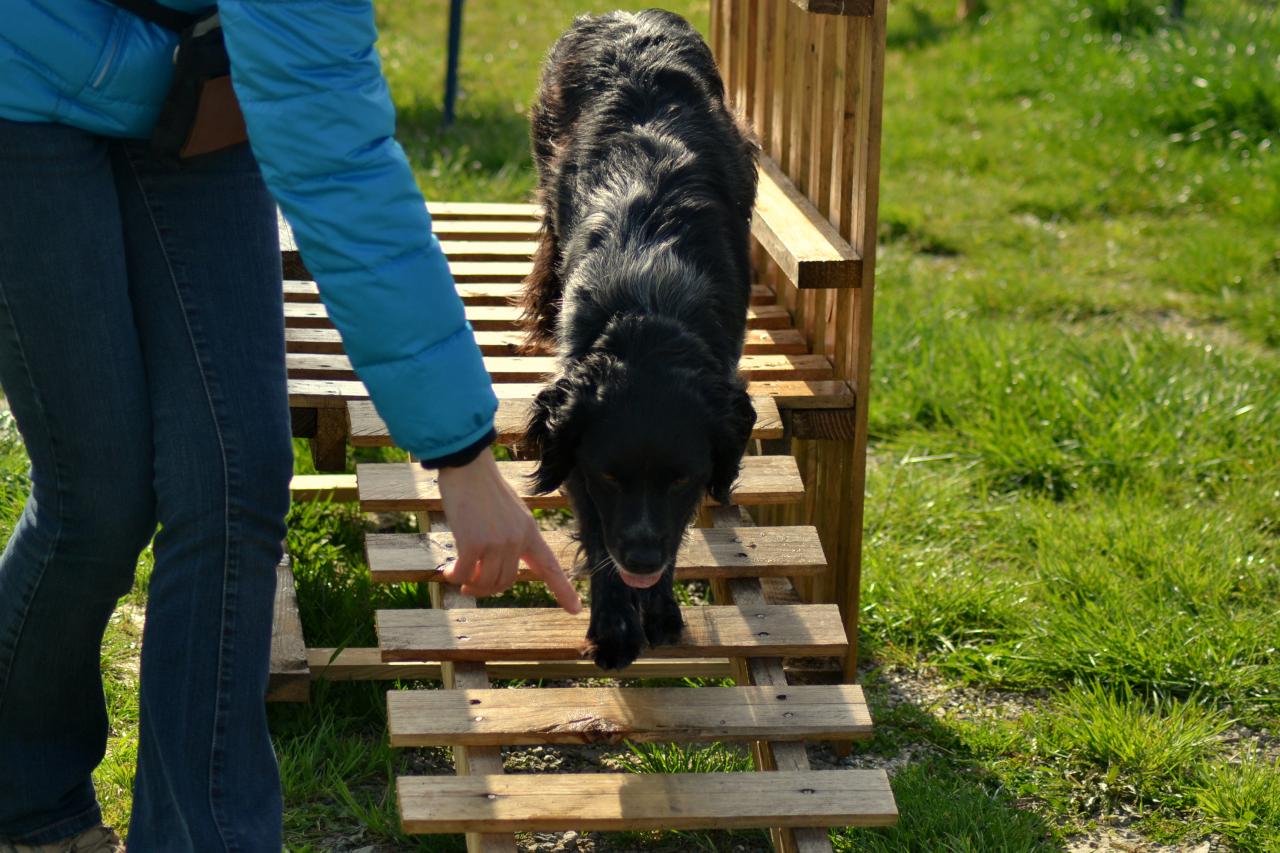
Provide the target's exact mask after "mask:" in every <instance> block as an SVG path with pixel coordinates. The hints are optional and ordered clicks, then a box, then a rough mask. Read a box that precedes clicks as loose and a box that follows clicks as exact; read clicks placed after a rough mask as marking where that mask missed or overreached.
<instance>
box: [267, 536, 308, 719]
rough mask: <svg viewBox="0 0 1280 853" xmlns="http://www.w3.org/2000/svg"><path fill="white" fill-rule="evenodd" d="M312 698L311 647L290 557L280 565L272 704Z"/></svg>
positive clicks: (270, 679) (269, 692)
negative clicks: (299, 604)
mask: <svg viewBox="0 0 1280 853" xmlns="http://www.w3.org/2000/svg"><path fill="white" fill-rule="evenodd" d="M310 699H311V668H310V666H309V665H308V664H307V644H306V642H305V641H304V640H303V638H302V620H300V619H299V618H298V593H297V591H296V590H295V589H294V585H293V569H292V568H291V567H290V564H289V557H288V556H287V555H286V556H285V557H284V558H283V559H281V560H280V563H279V564H278V565H277V566H276V601H275V610H274V617H273V619H272V625H271V669H270V675H269V677H268V679H267V701H268V702H307V701H309V700H310Z"/></svg>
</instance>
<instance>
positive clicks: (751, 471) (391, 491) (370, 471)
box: [356, 456, 804, 512]
mask: <svg viewBox="0 0 1280 853" xmlns="http://www.w3.org/2000/svg"><path fill="white" fill-rule="evenodd" d="M535 467H537V463H536V462H533V461H519V462H499V463H498V469H499V470H500V471H501V472H502V476H503V477H504V478H505V479H506V481H507V483H509V484H510V485H511V487H512V488H513V489H515V491H516V494H518V495H520V496H521V497H523V498H524V501H525V504H526V505H527V506H529V507H530V508H534V509H561V508H564V507H567V506H568V505H569V502H568V499H567V498H565V496H564V495H563V494H561V493H560V492H552V493H551V494H549V495H535V494H533V493H532V492H531V491H530V488H529V485H530V484H529V475H530V474H531V473H533V470H534V468H535ZM356 477H357V478H358V481H359V488H360V506H361V507H362V508H363V509H364V511H365V512H420V511H422V510H428V511H433V512H434V511H439V510H443V509H444V505H443V504H442V503H441V500H440V486H439V481H438V477H437V474H436V472H434V471H428V470H426V469H425V468H423V467H422V466H421V465H417V464H414V463H411V462H364V463H361V464H359V465H357V466H356ZM803 496H804V483H803V482H802V481H801V480H800V471H799V469H798V468H797V467H796V461H795V459H793V458H792V457H790V456H748V457H746V458H745V459H743V460H742V473H741V475H740V476H739V478H738V482H737V486H736V488H735V489H734V492H733V502H734V503H735V504H740V505H744V506H751V505H758V504H781V503H794V502H795V501H798V500H800V499H801V498H802V497H803ZM708 500H710V499H708Z"/></svg>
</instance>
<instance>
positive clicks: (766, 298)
mask: <svg viewBox="0 0 1280 853" xmlns="http://www.w3.org/2000/svg"><path fill="white" fill-rule="evenodd" d="M457 290H458V296H459V297H460V298H461V299H462V301H463V302H464V303H466V304H467V305H510V304H512V302H513V300H515V299H518V298H519V296H520V294H521V293H523V292H524V284H523V282H510V281H477V282H462V283H460V284H458V285H457ZM284 299H285V301H286V302H302V303H308V304H319V303H320V289H319V288H318V287H316V283H315V282H314V281H297V280H293V279H290V280H289V281H286V282H285V283H284ZM776 301H777V300H776V297H775V296H774V295H773V291H772V290H770V289H769V288H768V287H765V286H764V285H763V284H756V285H752V287H751V303H752V304H753V305H773V304H775V303H776Z"/></svg>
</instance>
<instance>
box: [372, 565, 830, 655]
mask: <svg viewBox="0 0 1280 853" xmlns="http://www.w3.org/2000/svg"><path fill="white" fill-rule="evenodd" d="M432 586H433V588H434V587H436V586H438V585H436V584H433V585H432ZM449 589H452V587H449ZM681 614H682V615H683V616H684V622H685V628H684V631H683V632H682V633H681V636H680V642H678V643H675V644H673V645H667V646H657V647H653V648H646V649H645V651H644V653H643V656H644V657H649V658H655V657H661V658H682V657H708V656H714V657H720V656H726V657H760V656H768V657H781V656H805V655H810V656H813V657H838V656H840V655H842V654H844V651H845V649H846V648H847V647H848V643H847V642H846V641H845V637H844V625H843V623H842V622H841V620H840V611H839V609H838V608H836V606H835V605H832V604H804V605H795V606H789V605H776V606H775V605H765V606H760V607H732V606H723V607H721V606H702V607H683V608H681ZM589 620H590V614H589V613H588V612H587V611H585V610H584V611H583V612H582V613H580V614H578V615H577V616H570V615H569V614H568V613H565V612H564V611H563V610H559V609H555V608H550V607H525V608H508V607H486V608H481V609H477V610H467V611H459V610H379V611H377V612H376V614H375V621H376V623H377V630H378V647H379V648H380V649H382V658H383V660H446V661H495V660H574V659H577V658H581V657H584V656H586V655H587V654H588V653H589V652H588V643H587V624H588V621H589Z"/></svg>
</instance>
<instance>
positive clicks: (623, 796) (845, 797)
mask: <svg viewBox="0 0 1280 853" xmlns="http://www.w3.org/2000/svg"><path fill="white" fill-rule="evenodd" d="M397 791H398V794H399V800H400V816H401V823H402V825H403V827H404V829H405V831H406V832H410V833H428V832H431V833H437V832H467V831H479V830H483V831H496V830H501V831H506V832H513V831H524V832H554V831H557V830H567V829H578V830H598V831H612V830H673V829H685V830H689V829H746V828H753V827H762V826H772V825H780V826H812V825H822V826H887V825H890V824H892V823H893V822H894V821H895V820H896V818H897V807H896V806H895V805H894V802H893V795H892V793H891V791H890V789H889V778H888V776H887V775H886V774H885V772H884V771H883V770H826V771H822V772H807V773H803V772H777V773H769V774H763V773H676V774H665V773H664V774H636V773H583V774H555V775H551V774H537V775H519V776H473V777H470V778H451V777H439V776H410V777H400V778H399V779H398V780H397Z"/></svg>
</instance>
